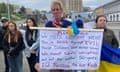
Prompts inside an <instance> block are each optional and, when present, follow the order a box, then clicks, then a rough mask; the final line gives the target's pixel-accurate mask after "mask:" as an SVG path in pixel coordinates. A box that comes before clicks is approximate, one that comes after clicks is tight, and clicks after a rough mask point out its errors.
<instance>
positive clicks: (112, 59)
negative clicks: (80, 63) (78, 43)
mask: <svg viewBox="0 0 120 72" xmlns="http://www.w3.org/2000/svg"><path fill="white" fill-rule="evenodd" d="M88 72H120V49H119V48H112V47H111V46H108V45H106V44H103V45H102V52H101V62H100V66H99V69H97V70H88Z"/></svg>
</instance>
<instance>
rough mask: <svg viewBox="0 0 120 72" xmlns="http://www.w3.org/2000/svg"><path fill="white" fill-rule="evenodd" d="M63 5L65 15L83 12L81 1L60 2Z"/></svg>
mask: <svg viewBox="0 0 120 72" xmlns="http://www.w3.org/2000/svg"><path fill="white" fill-rule="evenodd" d="M60 1H61V2H62V3H63V6H64V11H65V13H71V12H81V11H83V7H82V0H60Z"/></svg>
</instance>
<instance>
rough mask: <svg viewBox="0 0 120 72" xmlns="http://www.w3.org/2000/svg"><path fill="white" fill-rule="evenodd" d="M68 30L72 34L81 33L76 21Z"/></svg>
mask: <svg viewBox="0 0 120 72" xmlns="http://www.w3.org/2000/svg"><path fill="white" fill-rule="evenodd" d="M68 32H69V34H70V35H71V36H76V35H77V34H79V32H80V30H79V29H78V27H77V25H76V23H72V24H71V26H69V27H68Z"/></svg>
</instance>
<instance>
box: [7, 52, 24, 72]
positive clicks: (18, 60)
mask: <svg viewBox="0 0 120 72" xmlns="http://www.w3.org/2000/svg"><path fill="white" fill-rule="evenodd" d="M7 59H8V63H9V66H10V72H23V68H22V65H23V61H22V60H23V57H22V52H21V53H20V54H19V55H18V56H7Z"/></svg>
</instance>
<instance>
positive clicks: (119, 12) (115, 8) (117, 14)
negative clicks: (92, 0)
mask: <svg viewBox="0 0 120 72" xmlns="http://www.w3.org/2000/svg"><path fill="white" fill-rule="evenodd" d="M103 7H104V15H106V16H107V19H108V21H111V22H120V0H114V1H112V2H110V3H108V4H105V5H104V6H103Z"/></svg>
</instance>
